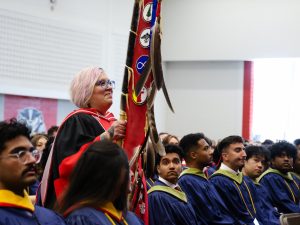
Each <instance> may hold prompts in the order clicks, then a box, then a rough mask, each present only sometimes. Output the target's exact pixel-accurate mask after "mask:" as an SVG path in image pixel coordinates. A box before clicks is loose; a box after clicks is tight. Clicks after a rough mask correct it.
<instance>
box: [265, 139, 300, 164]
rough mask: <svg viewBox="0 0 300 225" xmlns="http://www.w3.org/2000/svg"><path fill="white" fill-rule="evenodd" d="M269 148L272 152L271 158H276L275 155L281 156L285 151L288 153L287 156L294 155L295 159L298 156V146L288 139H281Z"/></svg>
mask: <svg viewBox="0 0 300 225" xmlns="http://www.w3.org/2000/svg"><path fill="white" fill-rule="evenodd" d="M269 150H270V152H271V159H275V157H277V156H281V155H282V153H284V152H285V153H286V154H287V156H290V157H292V158H293V159H294V160H295V159H296V156H297V148H296V147H295V146H294V145H293V144H291V143H289V142H287V141H279V142H277V143H275V144H273V145H272V146H270V147H269Z"/></svg>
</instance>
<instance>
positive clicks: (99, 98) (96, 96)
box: [89, 73, 113, 115]
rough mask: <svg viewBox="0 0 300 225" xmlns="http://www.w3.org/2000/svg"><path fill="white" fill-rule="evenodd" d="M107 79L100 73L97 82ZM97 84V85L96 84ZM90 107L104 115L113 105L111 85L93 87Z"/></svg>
mask: <svg viewBox="0 0 300 225" xmlns="http://www.w3.org/2000/svg"><path fill="white" fill-rule="evenodd" d="M108 80H109V78H108V76H107V75H106V74H105V73H102V74H101V76H100V77H99V80H98V82H99V81H104V82H105V81H108ZM98 82H97V83H98ZM89 103H90V107H91V108H95V109H97V110H98V111H99V112H100V113H101V114H103V115H104V114H105V113H106V111H107V110H108V109H109V108H110V106H111V105H112V103H113V88H112V86H111V85H106V86H105V87H102V86H101V85H97V84H96V85H95V87H94V90H93V94H92V96H91V99H90V102H89Z"/></svg>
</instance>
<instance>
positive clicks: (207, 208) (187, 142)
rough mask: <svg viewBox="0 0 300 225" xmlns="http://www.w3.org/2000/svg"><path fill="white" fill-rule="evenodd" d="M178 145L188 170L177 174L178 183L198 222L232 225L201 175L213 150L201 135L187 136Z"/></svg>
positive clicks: (218, 199) (213, 189) (216, 194)
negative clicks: (178, 176)
mask: <svg viewBox="0 0 300 225" xmlns="http://www.w3.org/2000/svg"><path fill="white" fill-rule="evenodd" d="M179 146H180V147H181V148H182V149H183V153H184V159H185V161H186V163H187V167H188V169H186V170H184V171H183V172H182V173H181V175H180V178H179V181H178V183H179V185H180V187H181V188H182V189H183V191H184V192H185V193H186V195H187V197H188V201H190V202H191V204H192V206H193V208H194V210H195V213H196V216H197V219H198V221H201V223H202V224H206V225H217V224H218V225H219V224H224V225H225V224H228V225H229V224H230V225H231V224H234V219H233V218H232V217H231V215H230V213H229V211H228V210H227V208H226V206H225V204H224V203H223V201H222V199H221V198H220V196H219V194H218V193H217V191H216V189H215V188H214V186H213V185H212V184H211V183H210V181H208V180H207V177H206V176H205V174H204V173H203V169H204V167H206V166H208V165H210V164H211V162H212V151H213V149H212V148H210V146H209V144H208V143H207V141H206V138H205V136H204V134H202V133H195V134H188V135H186V136H184V137H183V138H182V139H181V140H180V143H179Z"/></svg>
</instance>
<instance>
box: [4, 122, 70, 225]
mask: <svg viewBox="0 0 300 225" xmlns="http://www.w3.org/2000/svg"><path fill="white" fill-rule="evenodd" d="M29 134H30V131H29V129H28V128H27V127H26V126H25V125H24V124H22V123H19V122H17V121H16V120H10V121H3V122H0V224H26V225H46V224H47V225H60V224H62V225H63V224H65V223H64V221H63V219H62V218H61V217H60V216H58V215H57V214H56V213H54V212H52V211H51V210H48V209H45V208H42V207H39V206H34V205H33V204H32V203H31V200H30V198H29V196H28V193H27V191H26V189H27V187H28V186H29V185H31V184H33V183H34V182H35V181H36V179H37V172H36V167H35V165H36V163H37V162H38V161H39V160H40V157H41V153H40V151H38V150H35V149H34V148H33V146H32V144H31V142H30V139H29V138H30V137H29Z"/></svg>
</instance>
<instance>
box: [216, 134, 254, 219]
mask: <svg viewBox="0 0 300 225" xmlns="http://www.w3.org/2000/svg"><path fill="white" fill-rule="evenodd" d="M217 155H218V158H220V159H219V160H218V161H220V162H221V166H220V168H219V169H218V170H217V171H216V172H215V173H214V174H213V175H212V176H211V177H210V180H211V182H212V183H213V185H214V187H215V188H216V190H217V191H218V193H219V195H220V196H221V198H222V200H223V202H224V203H225V205H226V206H227V208H228V210H229V211H230V213H231V215H232V216H233V217H234V218H235V220H236V221H237V224H248V225H250V224H251V225H252V224H258V220H257V215H256V207H257V206H256V204H257V199H256V198H257V196H256V189H255V186H254V184H253V182H251V181H249V180H248V179H245V178H244V176H243V174H242V173H241V172H240V169H241V167H243V166H244V163H245V159H246V153H245V147H244V140H243V138H242V137H240V136H229V137H226V138H224V139H223V140H222V141H221V142H220V143H219V144H218V146H217V149H216V150H215V157H216V156H217Z"/></svg>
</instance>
